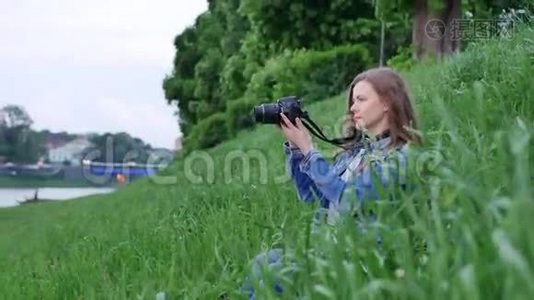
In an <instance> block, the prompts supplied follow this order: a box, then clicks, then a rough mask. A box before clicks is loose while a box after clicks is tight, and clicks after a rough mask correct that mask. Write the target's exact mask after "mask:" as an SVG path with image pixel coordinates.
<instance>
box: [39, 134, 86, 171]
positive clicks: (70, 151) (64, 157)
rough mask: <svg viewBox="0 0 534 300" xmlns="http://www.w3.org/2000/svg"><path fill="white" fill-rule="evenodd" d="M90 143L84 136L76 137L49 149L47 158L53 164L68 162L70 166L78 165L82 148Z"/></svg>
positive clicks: (82, 151)
mask: <svg viewBox="0 0 534 300" xmlns="http://www.w3.org/2000/svg"><path fill="white" fill-rule="evenodd" d="M92 145H93V144H92V143H91V142H89V140H88V139H87V138H86V137H84V136H81V137H78V138H76V139H74V140H73V141H70V142H68V143H66V144H64V145H61V146H58V147H55V148H51V149H49V151H48V160H49V161H50V162H51V163H53V164H61V163H65V162H68V163H69V164H70V165H72V166H79V165H80V164H81V159H82V155H83V153H84V150H85V149H87V148H89V147H91V146H92Z"/></svg>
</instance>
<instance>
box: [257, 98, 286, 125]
mask: <svg viewBox="0 0 534 300" xmlns="http://www.w3.org/2000/svg"><path fill="white" fill-rule="evenodd" d="M279 114H280V106H279V105H278V104H276V103H269V104H260V105H256V106H254V118H255V120H256V122H259V123H265V124H278V123H280V115H279Z"/></svg>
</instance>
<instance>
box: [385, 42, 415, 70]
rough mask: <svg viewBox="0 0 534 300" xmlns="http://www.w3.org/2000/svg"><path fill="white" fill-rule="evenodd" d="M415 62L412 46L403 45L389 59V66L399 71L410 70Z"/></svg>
mask: <svg viewBox="0 0 534 300" xmlns="http://www.w3.org/2000/svg"><path fill="white" fill-rule="evenodd" d="M414 64H415V61H414V59H413V49H412V47H401V48H399V49H398V51H397V54H395V55H394V56H393V57H391V58H390V59H388V61H387V66H388V67H390V68H392V69H394V70H397V71H409V70H410V69H411V68H412V67H413V66H414Z"/></svg>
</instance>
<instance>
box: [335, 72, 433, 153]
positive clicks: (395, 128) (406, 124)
mask: <svg viewBox="0 0 534 300" xmlns="http://www.w3.org/2000/svg"><path fill="white" fill-rule="evenodd" d="M363 80H365V81H367V82H368V83H370V84H371V86H372V87H373V88H374V90H375V91H376V93H377V94H378V96H379V97H380V100H381V101H383V102H384V104H386V105H387V106H388V107H389V113H388V122H389V126H390V128H389V133H390V137H391V142H390V144H389V145H388V146H389V147H399V146H402V145H404V144H406V143H408V142H411V143H414V144H421V143H422V141H421V138H420V136H419V135H418V134H417V129H418V127H417V120H416V117H415V114H414V109H413V107H412V101H411V98H410V95H409V92H408V89H407V88H406V85H405V84H404V81H403V80H402V78H401V77H400V76H399V74H397V73H396V72H395V71H393V70H392V69H390V68H387V67H379V68H373V69H369V70H366V71H364V72H362V73H360V74H358V75H357V76H356V77H355V78H354V80H352V83H351V84H350V87H349V92H348V99H347V112H346V115H345V121H344V125H343V131H344V135H345V136H351V137H354V139H352V140H351V141H350V142H347V143H346V144H345V145H343V148H345V149H351V148H353V147H354V146H355V144H356V143H357V142H358V140H360V137H361V136H362V133H361V132H359V130H357V129H356V127H355V125H354V122H353V121H352V112H351V111H350V107H351V106H352V104H353V103H352V91H353V89H354V86H355V85H356V84H357V83H358V82H360V81H363Z"/></svg>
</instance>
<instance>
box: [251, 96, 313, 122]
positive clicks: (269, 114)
mask: <svg viewBox="0 0 534 300" xmlns="http://www.w3.org/2000/svg"><path fill="white" fill-rule="evenodd" d="M280 113H283V114H284V115H286V117H287V118H288V119H289V120H290V121H291V123H293V124H295V119H296V118H303V117H307V113H306V112H305V111H302V109H301V108H300V99H299V98H298V97H296V96H289V97H283V98H280V99H278V100H277V101H276V103H264V104H260V105H256V106H254V118H255V120H256V122H258V123H264V124H280V123H281V122H282V118H281V117H280Z"/></svg>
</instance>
